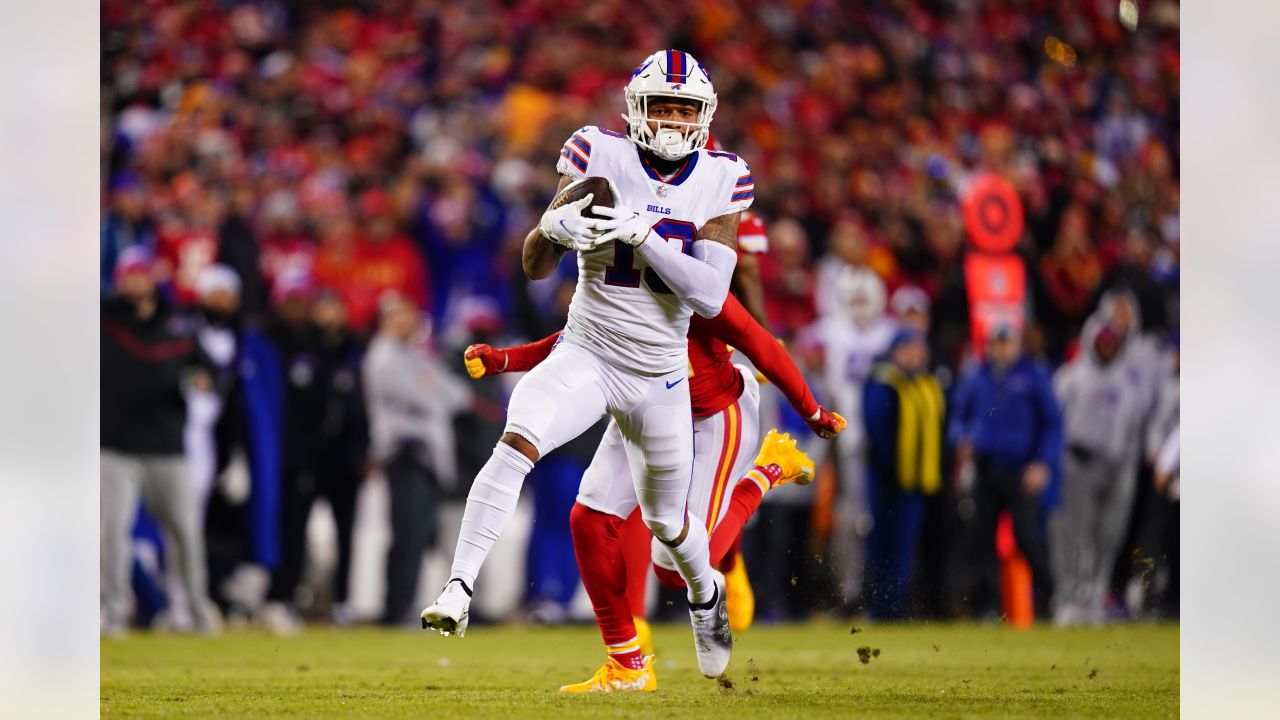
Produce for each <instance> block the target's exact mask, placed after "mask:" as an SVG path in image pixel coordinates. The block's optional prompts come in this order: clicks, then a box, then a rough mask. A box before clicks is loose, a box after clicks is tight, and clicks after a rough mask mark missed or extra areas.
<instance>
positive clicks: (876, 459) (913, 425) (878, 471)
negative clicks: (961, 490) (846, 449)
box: [862, 328, 946, 620]
mask: <svg viewBox="0 0 1280 720" xmlns="http://www.w3.org/2000/svg"><path fill="white" fill-rule="evenodd" d="M928 367H929V348H928V345H927V340H926V337H925V335H924V333H923V332H921V331H919V330H917V329H914V328H903V329H900V330H898V332H897V334H895V335H894V338H893V341H892V343H891V344H890V346H889V352H888V354H887V357H885V358H883V359H882V361H881V362H879V363H877V364H876V365H875V366H874V368H873V369H872V371H871V377H870V378H868V379H867V384H866V387H865V389H864V391H863V402H862V420H863V424H864V427H865V429H866V433H867V449H868V458H867V483H866V487H867V496H868V497H867V499H868V505H869V506H870V508H871V520H872V528H871V534H870V535H869V536H868V537H867V589H866V591H867V593H868V595H867V613H868V615H869V616H870V617H871V618H873V619H876V620H904V619H906V617H907V599H908V593H909V591H910V589H911V581H912V573H913V570H914V566H915V557H916V551H917V545H919V542H920V534H921V529H922V528H923V523H924V514H925V498H926V497H927V496H929V495H933V494H935V493H937V492H938V491H939V490H940V489H941V487H942V451H943V441H944V435H943V418H945V417H946V405H945V402H944V400H943V396H942V388H941V387H940V386H939V384H938V381H937V379H935V378H934V377H933V375H932V374H930V373H929V371H928Z"/></svg>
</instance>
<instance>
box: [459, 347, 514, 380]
mask: <svg viewBox="0 0 1280 720" xmlns="http://www.w3.org/2000/svg"><path fill="white" fill-rule="evenodd" d="M462 359H463V360H464V361H465V363H466V365H467V374H468V375H470V376H471V377H473V378H482V377H484V376H486V375H498V374H501V373H503V372H506V369H507V351H506V350H503V349H502V348H496V347H492V346H490V345H485V344H484V343H480V344H478V345H470V346H468V347H467V349H466V352H464V353H462Z"/></svg>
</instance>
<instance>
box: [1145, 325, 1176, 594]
mask: <svg viewBox="0 0 1280 720" xmlns="http://www.w3.org/2000/svg"><path fill="white" fill-rule="evenodd" d="M1169 352H1170V354H1171V355H1172V356H1173V366H1172V368H1171V369H1170V373H1169V374H1168V375H1167V376H1166V377H1165V379H1164V381H1163V382H1162V383H1161V385H1160V392H1159V395H1158V397H1157V399H1156V407H1155V411H1154V413H1153V414H1152V416H1151V421H1150V423H1148V425H1147V434H1146V440H1145V450H1146V453H1147V459H1148V461H1149V462H1150V463H1151V465H1152V469H1153V475H1154V477H1153V478H1152V480H1153V483H1154V486H1155V487H1154V490H1155V492H1154V496H1155V497H1154V499H1153V501H1152V502H1151V506H1150V509H1149V514H1148V518H1147V522H1146V531H1145V532H1144V539H1143V546H1144V547H1145V548H1147V549H1148V550H1149V555H1148V557H1150V558H1151V559H1152V560H1153V561H1154V563H1155V567H1154V570H1155V574H1154V578H1152V580H1153V582H1151V583H1150V595H1151V596H1153V597H1151V598H1147V601H1148V602H1147V603H1146V605H1147V606H1148V607H1154V608H1155V609H1156V610H1157V611H1158V612H1159V613H1160V614H1161V615H1162V616H1164V617H1175V618H1176V617H1177V616H1178V565H1179V562H1178V561H1179V556H1178V552H1179V533H1178V530H1179V522H1178V511H1179V499H1180V495H1181V492H1180V488H1179V487H1178V477H1179V467H1180V462H1179V461H1180V445H1179V432H1178V430H1179V424H1180V423H1179V411H1180V389H1179V388H1180V382H1179V370H1180V357H1179V354H1178V352H1179V350H1178V342H1177V336H1174V342H1173V347H1172V348H1171V349H1170V351H1169ZM1139 582H1140V583H1141V585H1140V587H1142V588H1143V589H1144V590H1145V589H1146V586H1147V583H1145V582H1141V581H1139Z"/></svg>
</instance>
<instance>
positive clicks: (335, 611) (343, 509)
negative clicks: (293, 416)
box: [302, 288, 369, 625]
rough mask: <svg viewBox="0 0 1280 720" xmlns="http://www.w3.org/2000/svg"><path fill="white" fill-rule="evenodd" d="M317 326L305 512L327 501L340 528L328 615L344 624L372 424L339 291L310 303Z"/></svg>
mask: <svg viewBox="0 0 1280 720" xmlns="http://www.w3.org/2000/svg"><path fill="white" fill-rule="evenodd" d="M311 322H312V324H313V325H314V326H315V329H316V343H315V354H316V377H315V380H314V382H315V386H316V392H317V396H318V397H317V401H318V409H319V411H320V415H319V418H318V422H317V425H318V427H317V440H316V457H315V461H314V466H313V467H314V470H313V473H314V480H315V482H314V484H313V485H312V486H311V487H310V488H309V490H310V492H309V493H307V495H306V496H304V497H303V498H302V502H303V507H304V509H303V510H302V513H303V515H309V514H310V508H311V503H312V502H313V501H314V500H315V499H316V498H317V497H321V496H322V497H324V498H325V499H327V500H328V501H329V507H330V509H331V511H332V512H333V519H334V523H335V526H336V529H337V542H338V548H337V549H338V554H337V556H338V562H337V565H336V566H335V568H334V577H333V582H332V589H333V595H332V597H331V598H330V600H331V608H330V617H331V618H332V619H333V620H334V622H336V623H338V624H340V625H347V624H350V623H351V622H352V621H353V620H354V616H353V614H352V612H351V609H350V608H349V607H348V605H347V599H348V596H349V588H350V573H351V532H352V528H353V526H354V522H355V511H356V491H357V490H358V489H359V487H360V481H361V480H362V479H363V478H364V474H365V465H366V462H367V461H368V448H369V427H368V418H367V415H366V412H365V402H364V392H363V390H362V388H361V362H362V361H363V360H364V345H363V343H361V342H360V340H359V339H357V338H356V337H355V335H354V334H353V333H352V332H351V330H350V328H349V326H348V324H347V310H346V306H345V305H344V304H343V302H342V298H340V297H339V296H338V295H337V294H336V293H335V292H333V291H332V290H330V289H328V288H323V289H321V290H320V291H319V292H317V293H316V297H315V301H314V302H313V303H312V305H311Z"/></svg>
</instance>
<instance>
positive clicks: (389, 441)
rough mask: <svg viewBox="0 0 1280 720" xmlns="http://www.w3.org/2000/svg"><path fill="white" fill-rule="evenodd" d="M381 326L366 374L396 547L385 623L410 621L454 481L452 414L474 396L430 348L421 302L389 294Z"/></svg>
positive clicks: (374, 448) (389, 561)
mask: <svg viewBox="0 0 1280 720" xmlns="http://www.w3.org/2000/svg"><path fill="white" fill-rule="evenodd" d="M378 311H379V314H378V319H379V327H378V333H377V334H376V335H375V336H374V338H373V342H372V343H370V345H369V352H368V354H367V355H366V356H365V360H364V367H363V376H364V391H365V399H366V402H367V403H368V411H369V434H370V441H371V445H372V451H373V457H374V460H375V461H377V463H378V464H379V465H380V466H381V467H382V472H383V474H384V475H386V478H387V484H388V485H389V486H390V489H391V548H390V550H388V553H387V596H386V604H385V606H384V608H383V613H382V618H381V622H382V624H384V625H401V624H404V623H406V622H407V621H409V619H410V618H411V616H412V613H411V610H413V608H415V607H416V605H414V599H415V596H416V592H417V587H418V573H419V569H420V568H421V566H422V554H423V553H424V552H426V551H427V550H428V549H429V548H430V547H431V546H432V545H434V543H435V535H436V531H437V522H438V506H439V498H440V492H439V490H440V486H441V484H442V483H444V484H450V485H451V484H453V482H454V481H455V478H454V474H455V472H456V468H457V463H456V460H455V457H454V437H453V415H454V414H455V413H457V412H459V411H460V410H462V409H464V408H466V407H467V406H469V405H470V403H471V389H470V388H468V387H467V386H466V385H465V384H464V383H463V382H462V381H461V380H460V379H458V378H457V377H455V376H454V375H453V374H451V373H450V372H449V371H448V370H447V369H446V368H445V366H444V364H443V363H442V362H441V361H440V359H439V358H438V357H436V356H435V355H434V354H433V353H431V352H429V351H428V350H427V346H426V340H427V335H426V333H424V332H423V323H422V316H421V315H420V314H419V311H418V308H417V307H416V306H415V305H414V304H413V302H412V301H411V300H409V299H408V298H406V297H405V296H404V295H401V294H400V293H397V292H394V291H388V292H386V293H383V296H382V297H381V298H380V299H379V303H378Z"/></svg>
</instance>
